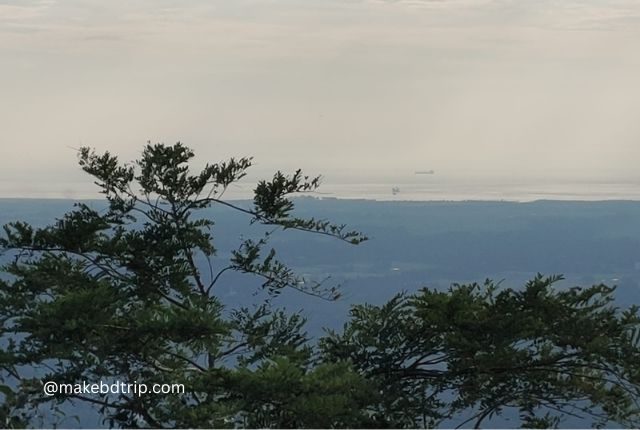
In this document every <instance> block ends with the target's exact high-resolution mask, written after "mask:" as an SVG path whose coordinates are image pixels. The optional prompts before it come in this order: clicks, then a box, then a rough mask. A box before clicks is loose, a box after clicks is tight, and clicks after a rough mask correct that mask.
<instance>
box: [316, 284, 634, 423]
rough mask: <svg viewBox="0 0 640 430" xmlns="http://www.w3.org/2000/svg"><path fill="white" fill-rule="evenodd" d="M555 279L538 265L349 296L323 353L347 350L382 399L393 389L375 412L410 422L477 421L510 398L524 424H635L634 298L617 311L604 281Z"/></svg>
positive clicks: (330, 355) (334, 355) (339, 356)
mask: <svg viewBox="0 0 640 430" xmlns="http://www.w3.org/2000/svg"><path fill="white" fill-rule="evenodd" d="M559 279H560V278H559V277H551V278H543V277H542V276H540V275H539V276H538V277H536V278H535V279H534V280H532V281H530V282H529V283H528V284H527V285H526V286H525V288H524V289H522V290H513V289H501V288H499V287H498V286H497V285H496V284H494V283H492V282H490V281H487V282H486V283H485V284H484V285H478V284H472V285H454V286H453V287H452V288H451V289H450V290H449V291H447V292H439V291H435V290H430V289H423V290H421V291H420V292H419V293H417V294H415V295H411V296H402V295H401V296H397V297H395V298H394V299H393V300H391V301H390V302H389V303H387V304H385V305H383V306H369V305H361V306H356V307H354V308H353V310H352V313H351V320H350V321H349V323H348V324H347V325H346V326H345V328H344V332H342V333H330V335H329V336H327V337H326V338H324V339H323V340H322V348H323V351H324V354H325V359H326V360H328V361H331V360H350V361H351V362H352V363H353V364H354V366H355V367H356V368H357V369H358V371H359V372H360V373H361V374H362V375H364V376H366V377H367V379H369V380H372V381H376V383H377V385H378V387H379V389H380V390H381V391H382V392H383V393H384V394H383V396H382V397H383V398H384V399H394V400H395V399H403V402H394V401H387V402H384V403H383V404H381V405H380V406H379V413H380V414H383V415H385V416H387V417H397V416H399V415H403V414H405V413H406V411H407V410H410V411H413V413H414V415H413V417H411V416H409V417H407V418H409V419H410V421H409V422H408V423H407V424H408V425H410V426H419V425H421V424H424V422H425V420H426V422H427V423H429V422H431V423H434V422H435V423H437V422H440V421H441V420H442V419H445V418H455V417H457V416H465V415H466V416H469V417H470V418H469V419H468V420H467V421H466V423H465V424H463V425H468V424H470V423H473V424H475V426H480V425H481V424H482V423H483V422H484V421H485V420H486V419H488V418H491V417H492V416H495V415H499V414H501V413H502V412H503V411H504V410H506V409H509V408H514V409H516V410H518V411H519V412H520V416H521V419H522V423H523V424H524V425H525V426H527V427H535V426H543V427H548V426H553V425H557V424H558V419H559V418H561V417H566V416H568V415H577V416H581V417H586V418H588V419H591V420H593V422H594V423H596V424H598V425H604V424H606V423H607V422H615V423H618V424H621V425H631V426H638V424H640V403H639V400H638V399H640V348H638V344H637V330H638V328H639V327H640V316H639V315H638V308H637V307H632V308H630V309H628V310H626V311H624V312H620V311H619V310H618V309H617V308H616V307H614V306H613V305H612V304H611V302H612V300H613V299H612V293H613V288H609V287H607V286H604V285H596V286H593V287H591V288H586V289H581V288H572V289H569V290H556V289H555V288H553V284H554V283H555V282H556V281H558V280H559ZM447 395H448V397H447ZM425 401H426V402H427V403H426V404H425ZM420 410H422V411H424V414H423V415H422V416H421V415H420V414H417V413H416V412H417V411H420ZM545 414H546V415H545ZM554 414H555V415H554ZM411 420H412V421H411Z"/></svg>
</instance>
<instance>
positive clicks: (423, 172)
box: [415, 170, 436, 175]
mask: <svg viewBox="0 0 640 430" xmlns="http://www.w3.org/2000/svg"><path fill="white" fill-rule="evenodd" d="M435 173H436V171H435V170H416V171H415V174H416V175H433V174H435Z"/></svg>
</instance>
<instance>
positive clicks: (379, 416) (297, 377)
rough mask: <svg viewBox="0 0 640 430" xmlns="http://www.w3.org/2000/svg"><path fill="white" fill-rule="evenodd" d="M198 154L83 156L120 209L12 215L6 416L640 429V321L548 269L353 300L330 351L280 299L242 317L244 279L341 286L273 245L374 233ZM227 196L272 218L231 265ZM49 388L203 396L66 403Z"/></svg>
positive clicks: (281, 184) (179, 150) (307, 187)
mask: <svg viewBox="0 0 640 430" xmlns="http://www.w3.org/2000/svg"><path fill="white" fill-rule="evenodd" d="M193 156H194V154H193V152H192V151H191V150H190V149H188V148H187V147H185V146H184V145H182V144H180V143H178V144H176V145H173V146H166V145H151V144H149V145H147V146H146V147H145V149H144V151H143V153H142V155H141V158H140V160H138V161H137V162H135V163H131V164H123V163H120V162H119V161H118V159H117V157H115V156H113V155H111V154H109V153H108V152H107V153H105V154H102V155H99V154H96V153H95V152H93V151H91V150H90V149H88V148H82V149H81V150H80V152H79V162H80V165H81V167H82V168H83V169H84V171H85V172H87V173H88V174H90V175H91V176H92V177H93V178H94V179H95V183H96V184H97V185H98V186H99V187H100V189H101V192H102V193H103V194H104V195H105V197H106V202H107V207H106V209H104V210H96V209H94V208H92V207H90V206H89V205H86V204H77V205H76V206H75V208H74V210H72V211H71V212H69V213H67V214H66V215H64V216H63V217H61V218H60V219H58V220H56V221H55V222H54V223H53V224H52V225H50V226H47V227H44V228H34V227H33V226H31V225H29V224H27V223H24V222H19V221H18V222H14V223H11V224H8V225H5V226H4V228H3V230H4V235H3V237H2V238H0V247H1V249H2V251H3V252H4V253H5V254H6V255H7V256H9V257H11V260H10V262H9V263H8V264H6V265H5V266H4V268H3V271H4V273H3V275H2V278H1V279H0V323H1V325H0V343H1V344H2V346H3V350H2V351H0V402H1V404H0V424H1V425H2V426H5V427H22V426H44V425H46V426H51V422H50V421H46V422H45V421H43V419H44V418H43V416H44V414H43V409H45V408H46V409H48V410H47V413H50V412H49V410H51V411H52V412H53V413H54V414H58V415H59V416H60V422H59V423H55V424H64V423H65V422H66V421H65V420H66V419H68V418H69V417H65V416H64V411H68V408H65V406H68V405H69V402H74V404H75V403H78V402H80V403H85V404H93V405H94V407H95V408H96V409H97V410H98V412H99V413H100V414H101V417H103V418H104V423H105V424H106V425H109V426H111V427H140V426H145V427H181V428H182V427H184V428H186V427H190V428H191V427H193V428H195V427H208V428H209V427H216V428H217V427H222V428H225V427H229V428H230V427H282V428H286V427H356V428H357V427H376V428H384V427H434V426H438V425H442V423H449V422H455V420H458V421H463V422H462V423H460V424H461V425H462V426H470V425H475V426H477V427H479V426H481V425H483V423H486V422H487V421H488V420H490V419H491V418H493V417H495V416H497V415H500V414H503V413H505V411H507V410H509V409H511V410H513V411H515V412H517V414H518V415H519V417H520V420H521V424H522V425H524V426H526V427H554V426H557V425H560V424H561V420H562V418H564V417H566V416H569V415H576V416H580V417H584V418H586V419H589V420H590V421H591V422H592V423H593V424H594V425H605V424H611V423H615V424H619V425H624V426H634V427H637V426H639V425H640V415H639V412H640V409H639V408H640V404H639V400H638V399H640V316H639V314H638V308H637V307H631V308H629V309H626V310H620V309H617V308H616V307H615V306H614V305H613V303H612V294H613V292H614V290H613V288H609V287H607V286H605V285H596V286H593V287H591V288H585V289H581V288H572V289H564V290H561V289H556V288H555V286H554V284H555V283H556V282H557V281H559V280H560V278H559V277H551V278H544V277H542V276H538V277H536V278H535V279H533V280H532V281H531V282H529V283H528V284H527V285H526V286H525V287H524V288H523V289H521V290H513V289H508V288H501V287H500V286H499V285H496V284H494V283H492V282H490V281H487V282H486V283H485V284H484V285H478V284H472V285H454V286H452V288H451V289H450V290H449V291H436V290H430V289H423V290H421V291H420V292H418V293H416V294H412V295H407V294H400V295H397V296H396V297H394V298H393V299H392V300H390V301H389V302H388V303H386V304H384V305H382V306H372V305H367V304H363V305H359V306H355V307H353V309H352V311H351V317H350V320H349V321H348V323H347V324H346V325H345V327H344V330H342V331H341V332H329V333H328V334H327V336H325V337H324V338H323V339H321V340H320V343H319V345H313V344H312V343H310V340H309V338H308V337H307V335H306V333H305V332H304V325H305V320H304V318H303V317H302V316H301V315H299V314H295V313H294V314H287V313H286V312H284V311H282V310H278V309H272V308H271V306H270V300H268V301H266V302H265V303H258V304H255V305H253V306H246V307H243V308H240V309H235V310H225V309H224V308H223V306H222V304H221V303H220V301H219V300H218V298H217V296H216V294H217V291H218V288H219V285H220V283H221V282H225V280H226V279H225V274H226V273H228V272H238V273H241V274H246V275H249V276H254V277H257V278H258V279H259V280H260V281H261V282H262V287H263V288H264V290H265V291H266V292H267V293H268V294H270V295H272V296H273V295H278V294H281V293H282V292H283V291H286V290H297V291H299V292H302V293H305V294H310V295H313V296H317V297H319V298H321V299H327V300H334V299H336V298H338V297H339V290H338V289H337V287H336V286H332V285H326V283H325V282H323V281H320V282H315V283H314V282H310V281H309V280H306V279H304V278H302V277H300V276H298V275H297V274H296V273H295V272H294V271H293V270H291V269H290V268H289V267H288V266H287V265H286V264H285V263H284V262H282V261H280V260H279V259H278V258H277V253H276V251H275V250H274V249H272V248H271V247H270V246H269V241H270V239H271V237H272V236H273V235H274V234H275V233H276V231H277V230H299V231H303V232H308V233H313V234H322V235H328V236H331V237H335V238H337V239H339V240H343V241H345V242H347V243H353V244H357V243H360V242H361V241H363V240H366V237H364V236H362V235H361V234H360V233H358V232H355V231H349V230H347V229H346V227H345V226H344V225H339V224H332V223H330V222H328V221H326V220H317V219H315V218H309V219H304V218H298V217H296V216H295V206H294V202H293V201H292V200H291V199H290V198H289V197H290V195H291V194H294V193H298V192H304V191H312V190H314V189H315V188H317V187H318V185H319V178H309V177H307V176H304V175H303V174H302V173H301V172H300V171H297V172H295V173H294V174H293V175H284V174H282V173H280V172H277V173H276V174H275V175H274V177H273V179H272V180H271V181H262V182H260V183H258V185H257V187H256V189H255V196H254V199H253V201H252V202H251V203H250V204H249V205H248V206H246V207H245V206H241V205H240V204H238V203H234V202H229V201H227V200H224V199H223V194H224V192H225V190H226V189H227V188H228V187H229V186H230V185H231V184H233V183H234V182H235V181H237V180H239V179H241V178H242V177H243V176H244V175H245V172H246V170H247V169H248V168H249V167H250V166H251V159H250V158H241V159H230V160H228V161H226V162H223V163H217V164H212V165H206V166H205V167H204V168H203V169H202V170H201V171H200V172H197V173H191V172H190V169H189V163H190V161H191V160H192V158H193ZM212 205H223V206H226V207H229V208H231V209H233V210H236V211H237V212H238V215H239V216H246V217H247V223H248V224H252V223H258V224H262V225H264V226H267V229H266V233H264V234H263V235H262V236H260V237H258V238H247V239H244V240H243V241H242V243H241V244H240V246H239V247H238V249H236V250H235V251H233V252H232V253H231V255H230V256H229V260H228V262H226V263H224V264H223V265H222V266H220V267H218V266H216V264H217V263H216V261H219V260H214V257H215V256H217V254H218V251H217V249H216V246H215V243H216V242H215V239H216V234H217V231H216V225H215V223H214V220H212V219H209V218H206V217H204V216H202V215H201V213H202V212H201V210H202V209H205V208H208V207H210V206H212ZM214 233H215V234H214ZM203 268H205V270H204V271H203V270H202V269H203ZM43 381H56V382H59V383H71V384H74V383H78V382H82V381H87V382H99V381H104V382H106V383H110V382H114V381H122V382H125V383H126V382H134V381H135V382H138V383H145V384H147V386H152V385H153V384H169V385H173V384H183V385H184V388H185V392H184V393H183V394H180V395H176V394H153V395H146V396H138V395H135V394H118V395H115V394H96V395H87V394H79V393H76V392H68V393H63V394H60V393H59V394H57V395H55V396H53V397H46V396H45V395H44V393H43V390H42V389H43V387H42V382H43ZM460 417H464V418H460ZM449 420H453V421H449Z"/></svg>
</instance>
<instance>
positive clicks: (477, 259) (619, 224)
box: [0, 197, 640, 427]
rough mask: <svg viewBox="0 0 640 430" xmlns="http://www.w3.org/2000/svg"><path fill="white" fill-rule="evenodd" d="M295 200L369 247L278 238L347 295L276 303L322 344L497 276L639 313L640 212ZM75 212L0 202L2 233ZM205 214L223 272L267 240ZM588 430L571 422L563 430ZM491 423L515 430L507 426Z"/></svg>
mask: <svg viewBox="0 0 640 430" xmlns="http://www.w3.org/2000/svg"><path fill="white" fill-rule="evenodd" d="M295 202H296V205H297V213H298V214H299V215H300V216H314V217H316V218H326V219H330V220H332V221H335V222H339V223H345V224H347V225H348V226H349V228H353V229H357V230H360V231H362V232H364V233H365V234H366V235H367V236H369V237H370V240H369V241H367V242H364V243H362V244H361V245H359V246H351V245H348V244H345V243H343V242H340V241H337V240H334V239H331V238H328V237H325V236H321V235H313V234H307V233H302V232H297V231H283V232H279V233H278V234H276V235H274V237H273V240H272V245H273V246H274V247H275V248H276V250H277V251H278V255H279V258H280V259H282V260H283V261H284V262H286V263H287V264H289V265H290V266H291V267H292V268H294V269H295V270H296V271H297V272H298V273H300V274H303V275H304V276H305V277H306V278H307V279H309V280H317V281H319V280H322V279H325V278H326V277H327V276H331V279H330V282H334V283H338V284H341V291H342V293H343V297H342V298H341V299H340V300H338V301H337V302H326V301H323V300H321V299H317V298H313V297H309V296H307V295H304V294H300V293H297V292H296V291H293V290H292V291H287V292H285V293H283V294H282V295H281V296H279V297H278V298H276V299H275V300H274V304H275V305H277V306H280V307H284V308H287V309H288V310H290V311H302V313H303V314H304V315H305V316H306V317H308V319H309V323H308V326H307V329H308V331H309V333H310V334H311V335H312V337H313V338H316V339H317V337H319V336H321V335H322V333H323V329H324V328H339V327H341V326H342V325H343V324H344V322H345V321H346V319H347V317H348V311H349V307H350V305H352V304H355V303H364V302H368V303H374V304H380V303H383V302H385V301H387V300H388V299H389V298H390V297H392V296H393V295H394V294H396V293H398V292H399V291H415V290H417V289H419V288H422V287H425V286H428V287H432V288H438V289H446V288H448V287H449V286H450V285H451V283H454V282H457V283H466V282H482V281H484V280H485V279H487V278H491V279H494V280H502V284H501V285H503V286H505V287H515V288H517V287H519V286H521V285H523V284H524V282H525V281H527V280H528V279H531V278H532V277H533V276H534V275H535V274H536V273H538V272H539V273H543V274H547V275H551V274H564V276H565V278H566V280H565V281H562V282H561V283H559V284H558V288H568V287H572V286H574V285H582V286H589V285H592V284H596V283H600V282H603V283H606V284H608V285H617V286H618V289H617V291H616V300H617V302H618V303H619V304H620V305H624V306H628V305H630V304H634V303H640V202H636V201H601V202H578V201H536V202H531V203H512V202H477V201H465V202H380V201H370V200H339V199H326V198H325V199H316V198H308V197H303V198H297V199H296V200H295ZM85 203H89V204H90V205H91V206H93V207H94V208H101V207H104V205H105V203H104V202H103V201H98V200H96V201H89V202H87V201H85ZM237 203H238V204H239V205H249V204H250V203H249V202H237ZM72 205H73V202H72V201H70V200H37V199H33V200H29V199H0V224H4V223H7V222H10V221H14V220H25V221H28V222H30V223H33V224H34V225H37V226H44V225H47V224H49V223H51V222H53V221H54V219H55V218H56V217H59V216H61V215H63V214H64V213H65V212H66V211H68V210H70V209H71V208H72ZM203 214H204V215H205V216H210V217H211V218H213V219H215V221H216V224H215V227H214V229H213V234H214V238H215V241H216V247H217V249H218V256H217V257H216V260H217V261H215V262H214V263H215V264H218V265H219V266H222V265H223V264H224V263H225V261H226V260H227V259H228V257H229V253H230V251H231V250H232V249H235V248H236V247H237V246H238V245H239V244H240V240H241V237H249V236H251V235H255V236H256V237H257V236H258V235H259V234H260V232H261V231H262V229H261V227H259V226H255V225H254V226H249V218H247V217H245V216H243V215H242V214H239V213H237V212H235V211H233V210H230V209H228V208H224V207H220V208H217V207H216V208H211V209H208V210H206V211H205V212H204V213H203ZM4 258H6V257H4ZM1 259H2V257H1V256H0V260H1ZM202 264H204V263H203V262H202ZM207 271H208V269H207ZM257 291H259V282H258V280H255V282H252V281H251V280H248V279H247V277H246V276H244V275H239V274H231V275H229V276H228V277H225V278H223V282H221V283H220V284H219V286H217V290H216V291H214V293H215V294H217V295H218V296H219V297H221V298H222V300H223V302H224V303H225V305H226V306H227V308H228V309H232V308H234V307H237V306H241V305H242V306H247V305H251V304H252V303H258V302H260V301H261V300H262V299H263V298H264V293H257V294H256V292H257ZM77 412H78V413H79V414H80V415H81V416H82V419H81V425H83V426H86V425H89V426H96V425H101V424H100V423H99V422H96V421H94V420H92V419H91V418H90V417H91V416H92V414H91V412H90V409H85V408H83V409H82V410H81V411H80V410H78V411H77ZM65 424H66V425H70V424H71V423H70V422H66V423H65ZM452 424H453V423H452ZM588 424H589V423H584V422H579V421H575V420H568V421H565V422H564V423H563V426H576V425H577V426H579V427H585V425H588ZM492 425H493V426H502V425H504V426H507V427H509V426H510V425H509V421H505V419H504V418H503V419H499V420H496V421H495V422H492Z"/></svg>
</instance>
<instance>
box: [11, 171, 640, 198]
mask: <svg viewBox="0 0 640 430" xmlns="http://www.w3.org/2000/svg"><path fill="white" fill-rule="evenodd" d="M252 189H253V183H248V182H246V183H240V184H238V185H235V186H232V187H230V188H229V189H228V190H227V191H226V192H225V195H224V196H225V198H228V199H246V198H250V197H251V196H252V194H251V193H252ZM96 190H97V188H96V187H95V186H93V185H92V184H90V183H89V184H86V183H62V184H60V183H58V184H51V185H47V184H38V185H25V184H19V185H16V184H12V183H8V182H0V198H2V197H6V198H20V197H25V198H70V199H86V198H100V197H101V195H100V194H98V193H97V191H96ZM313 195H314V196H317V197H327V198H329V197H332V198H342V199H371V200H391V201H393V200H396V201H403V200H413V201H429V200H454V201H461V200H507V201H522V202H526V201H533V200H586V201H597V200H640V182H586V181H585V182H553V181H547V182H539V181H536V182H524V181H520V182H512V181H508V180H496V181H482V182H479V181H472V180H448V179H443V178H436V177H434V176H430V177H428V178H426V179H422V178H417V179H413V178H411V179H410V180H407V181H403V182H394V181H392V180H386V181H376V182H374V181H371V182H362V183H359V182H356V181H353V182H341V183H337V182H331V181H328V180H325V181H324V182H323V184H322V186H321V187H320V189H319V190H318V191H317V192H315V193H313Z"/></svg>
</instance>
